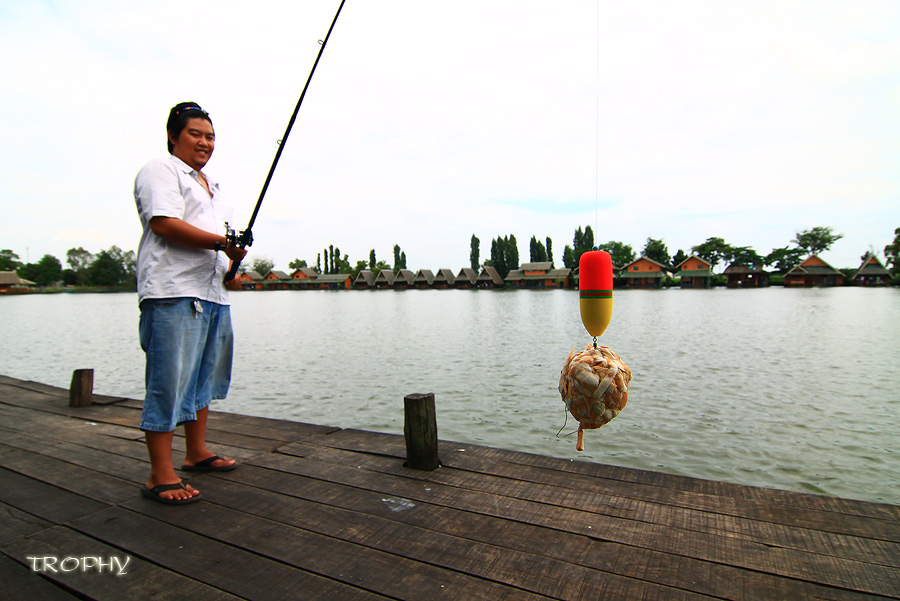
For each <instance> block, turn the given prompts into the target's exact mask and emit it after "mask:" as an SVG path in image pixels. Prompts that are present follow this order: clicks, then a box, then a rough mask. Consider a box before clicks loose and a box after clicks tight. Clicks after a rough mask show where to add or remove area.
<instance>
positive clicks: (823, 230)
mask: <svg viewBox="0 0 900 601" xmlns="http://www.w3.org/2000/svg"><path fill="white" fill-rule="evenodd" d="M843 237H844V235H843V234H835V233H834V232H833V231H832V229H831V228H830V227H821V226H820V227H814V228H812V229H811V230H803V231H800V232H797V235H796V236H795V237H794V239H793V240H791V242H793V243H794V244H796V245H797V246H798V247H799V248H802V249H803V250H805V251H806V252H808V253H809V254H811V255H819V254H822V253H823V252H825V251H826V250H828V249H829V248H831V247H832V245H833V244H834V243H835V242H837V241H838V240H840V239H841V238H843Z"/></svg>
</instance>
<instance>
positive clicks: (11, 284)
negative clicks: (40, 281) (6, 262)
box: [0, 271, 36, 294]
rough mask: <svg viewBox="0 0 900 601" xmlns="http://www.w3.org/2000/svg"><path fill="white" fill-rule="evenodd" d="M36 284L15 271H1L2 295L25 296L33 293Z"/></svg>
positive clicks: (0, 287) (0, 290)
mask: <svg viewBox="0 0 900 601" xmlns="http://www.w3.org/2000/svg"><path fill="white" fill-rule="evenodd" d="M35 285H36V284H35V283H34V282H32V281H31V280H24V279H22V278H20V277H19V274H17V273H16V272H15V271H0V294H24V293H26V292H31V289H32V288H33V287H34V286H35Z"/></svg>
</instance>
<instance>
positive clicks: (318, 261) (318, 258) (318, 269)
mask: <svg viewBox="0 0 900 601" xmlns="http://www.w3.org/2000/svg"><path fill="white" fill-rule="evenodd" d="M316 273H322V253H319V254H317V255H316Z"/></svg>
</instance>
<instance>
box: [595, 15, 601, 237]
mask: <svg viewBox="0 0 900 601" xmlns="http://www.w3.org/2000/svg"><path fill="white" fill-rule="evenodd" d="M596 6H597V36H596V38H597V48H596V51H595V53H594V63H595V65H596V68H597V72H596V99H595V102H596V105H595V106H594V236H597V235H599V232H600V0H597V4H596Z"/></svg>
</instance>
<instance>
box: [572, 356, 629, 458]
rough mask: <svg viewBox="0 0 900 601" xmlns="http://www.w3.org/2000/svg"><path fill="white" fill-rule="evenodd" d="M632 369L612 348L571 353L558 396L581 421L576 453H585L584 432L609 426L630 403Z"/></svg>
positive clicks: (573, 415) (579, 421)
mask: <svg viewBox="0 0 900 601" xmlns="http://www.w3.org/2000/svg"><path fill="white" fill-rule="evenodd" d="M630 382H631V369H630V368H629V367H628V366H627V365H626V364H625V362H624V361H622V359H621V357H619V355H617V354H616V353H614V352H613V351H612V350H610V349H609V347H605V346H600V347H594V346H593V345H591V344H588V345H587V347H586V348H585V349H584V350H583V351H580V352H577V353H576V352H575V347H573V348H572V352H570V353H569V357H568V358H567V359H566V362H565V364H564V365H563V368H562V372H560V376H559V394H560V395H561V396H562V400H563V402H564V403H565V404H566V409H568V410H569V413H571V414H572V417H574V418H575V419H576V420H578V441H577V443H576V445H575V449H576V450H578V451H583V450H584V430H592V429H594V428H599V427H600V426H604V425H606V424H608V423H609V421H610V420H611V419H612V418H614V417H615V416H617V415H618V414H619V412H620V411H622V408H623V407H625V403H627V402H628V384H629V383H630Z"/></svg>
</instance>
